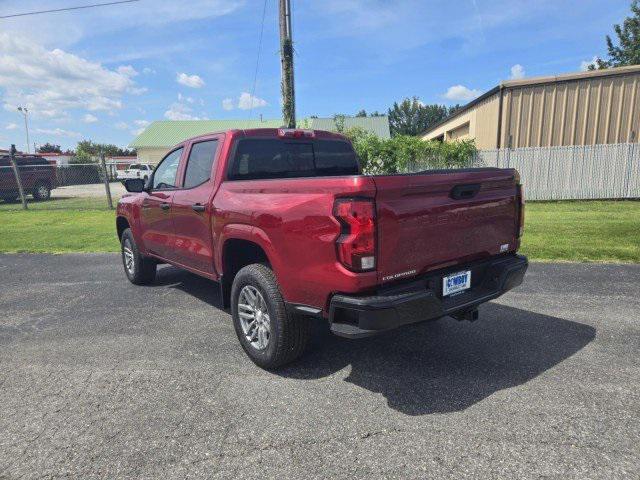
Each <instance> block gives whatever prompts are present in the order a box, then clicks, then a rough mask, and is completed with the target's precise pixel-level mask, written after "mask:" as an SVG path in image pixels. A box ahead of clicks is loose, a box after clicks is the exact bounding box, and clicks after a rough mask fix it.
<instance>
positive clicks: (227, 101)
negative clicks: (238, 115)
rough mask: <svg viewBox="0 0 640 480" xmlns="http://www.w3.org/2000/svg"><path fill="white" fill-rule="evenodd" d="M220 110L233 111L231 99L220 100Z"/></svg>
mask: <svg viewBox="0 0 640 480" xmlns="http://www.w3.org/2000/svg"><path fill="white" fill-rule="evenodd" d="M222 108H223V109H224V110H233V108H234V106H233V98H225V99H224V100H222Z"/></svg>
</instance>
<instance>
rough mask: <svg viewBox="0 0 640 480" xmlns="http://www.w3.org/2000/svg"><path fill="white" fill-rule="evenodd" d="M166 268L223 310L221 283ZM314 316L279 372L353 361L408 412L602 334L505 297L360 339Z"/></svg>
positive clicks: (472, 398) (363, 381)
mask: <svg viewBox="0 0 640 480" xmlns="http://www.w3.org/2000/svg"><path fill="white" fill-rule="evenodd" d="M161 272H162V273H161V274H160V275H159V279H158V282H157V285H158V286H171V287H172V288H178V289H180V290H182V291H184V292H185V293H188V294H190V295H192V296H194V297H196V298H198V299H199V300H201V301H203V302H206V303H208V304H210V305H212V306H214V307H216V308H220V296H219V290H218V289H217V288H216V287H217V285H216V284H214V283H212V282H209V281H208V280H205V279H203V278H200V277H196V276H195V275H192V274H190V273H187V272H183V271H180V270H177V269H175V268H172V267H168V268H165V269H162V271H161ZM227 313H228V310H227ZM229 321H231V319H229ZM309 321H312V322H314V336H313V339H312V342H311V345H310V348H309V351H308V352H307V353H306V354H305V355H304V356H303V357H302V358H301V359H299V360H298V361H296V362H295V363H293V364H291V365H290V366H287V367H285V368H283V369H281V370H278V371H276V372H274V373H275V374H276V375H279V376H282V377H286V378H295V379H300V380H313V379H319V378H324V377H327V376H329V375H332V374H335V373H336V372H339V371H340V370H343V369H345V368H346V367H349V366H350V368H351V372H350V373H349V375H348V376H347V377H346V378H345V381H347V382H350V383H353V384H354V385H358V386H359V387H361V388H364V389H366V390H369V391H371V392H375V393H381V394H382V395H383V396H384V397H385V398H386V399H387V403H388V405H389V407H391V408H393V409H394V410H397V411H399V412H402V413H405V414H407V415H425V414H430V413H448V412H456V411H461V410H464V409H466V408H468V407H470V406H472V405H474V404H476V403H478V402H480V401H482V400H484V399H485V398H487V397H488V396H489V395H491V394H493V393H495V392H497V391H500V390H503V389H507V388H511V387H515V386H518V385H522V384H524V383H526V382H528V381H529V380H532V379H534V378H535V377H537V376H538V375H540V374H542V373H544V372H546V371H547V370H549V369H551V368H553V367H555V366H557V365H558V364H560V363H561V362H563V361H564V360H566V359H567V358H569V357H571V356H572V355H573V354H575V353H577V352H579V351H580V350H581V349H582V348H584V347H585V346H586V345H587V344H588V343H589V342H591V341H592V340H593V339H594V338H595V334H596V329H595V328H593V327H591V326H589V325H585V324H582V323H578V322H573V321H570V320H564V319H561V318H556V317H552V316H548V315H543V314H539V313H534V312H530V311H527V310H522V309H518V308H513V307H509V306H505V305H501V304H498V303H488V304H485V305H483V306H481V307H480V319H479V320H478V321H476V322H473V323H470V322H458V321H456V320H454V319H452V318H450V317H445V318H442V319H440V320H437V321H432V322H424V323H420V324H415V325H410V326H407V327H404V328H400V329H397V330H393V331H390V332H385V333H382V334H380V335H378V336H375V337H370V338H365V339H359V340H349V339H344V338H340V337H336V336H335V335H332V334H330V333H329V331H328V326H327V325H326V324H325V323H324V322H322V321H318V320H309ZM247 361H248V360H247Z"/></svg>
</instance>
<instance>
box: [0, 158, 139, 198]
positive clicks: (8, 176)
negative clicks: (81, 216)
mask: <svg viewBox="0 0 640 480" xmlns="http://www.w3.org/2000/svg"><path fill="white" fill-rule="evenodd" d="M130 166H131V164H130V163H123V162H109V161H107V160H106V159H104V158H100V157H94V158H91V159H89V160H88V161H86V160H85V161H83V162H79V161H78V160H77V159H73V158H72V159H71V160H70V161H69V162H68V163H65V164H61V165H58V164H54V163H52V162H49V161H47V160H46V159H43V158H38V157H37V156H34V155H14V156H13V158H12V157H11V156H10V155H5V156H1V157H0V209H15V208H17V207H19V206H22V208H26V209H30V208H33V209H40V210H43V209H44V210H47V209H67V208H68V209H111V208H113V207H114V206H115V205H116V203H117V201H118V199H119V198H120V197H121V196H122V195H123V194H124V193H125V189H124V186H123V181H124V179H125V178H128V177H129V178H130V176H131V174H130V173H129V171H128V170H127V169H128V168H129V167H130ZM150 173H151V172H150V171H149V172H144V171H137V170H136V171H135V173H134V176H136V177H137V178H143V179H146V178H147V177H148V175H150ZM21 204H22V205H21Z"/></svg>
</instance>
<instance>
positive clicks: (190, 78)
mask: <svg viewBox="0 0 640 480" xmlns="http://www.w3.org/2000/svg"><path fill="white" fill-rule="evenodd" d="M176 82H178V83H179V84H181V85H184V86H186V87H190V88H200V87H203V86H204V80H202V78H200V76H198V75H187V74H186V73H179V74H178V75H176Z"/></svg>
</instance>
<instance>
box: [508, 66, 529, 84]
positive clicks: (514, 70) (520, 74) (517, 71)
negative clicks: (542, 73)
mask: <svg viewBox="0 0 640 480" xmlns="http://www.w3.org/2000/svg"><path fill="white" fill-rule="evenodd" d="M524 77H525V71H524V67H523V66H522V65H520V64H519V63H516V64H515V65H514V66H513V67H511V77H509V78H510V79H511V80H520V79H521V78H524Z"/></svg>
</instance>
